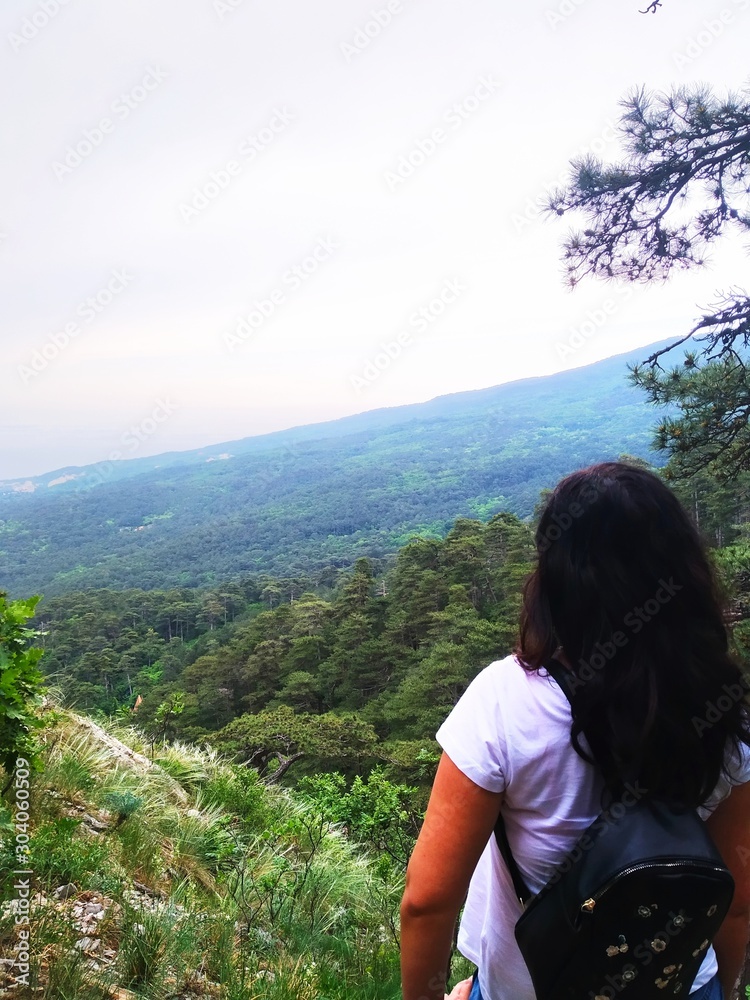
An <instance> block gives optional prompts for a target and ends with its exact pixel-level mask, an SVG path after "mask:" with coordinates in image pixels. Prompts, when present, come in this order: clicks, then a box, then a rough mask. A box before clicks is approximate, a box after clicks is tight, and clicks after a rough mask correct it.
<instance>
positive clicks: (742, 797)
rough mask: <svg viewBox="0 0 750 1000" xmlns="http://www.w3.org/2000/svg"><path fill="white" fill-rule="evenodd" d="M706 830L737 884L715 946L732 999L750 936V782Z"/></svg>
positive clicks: (727, 993) (721, 808)
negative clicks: (749, 936)
mask: <svg viewBox="0 0 750 1000" xmlns="http://www.w3.org/2000/svg"><path fill="white" fill-rule="evenodd" d="M706 826H707V827H708V832H709V833H710V834H711V836H712V837H713V839H714V841H715V843H716V846H717V847H718V849H719V853H720V854H721V856H722V858H723V859H724V863H725V864H726V865H727V867H728V868H729V870H730V871H731V873H732V876H733V877H734V883H735V890H734V898H733V900H732V905H731V906H730V908H729V913H728V914H727V916H726V919H725V920H724V923H723V924H722V925H721V927H720V929H719V932H718V934H717V935H716V937H715V938H714V942H713V945H714V949H715V951H716V957H717V959H718V962H719V979H720V980H721V986H722V989H723V991H724V996H725V997H727V998H729V997H731V995H732V991H733V990H734V986H735V983H736V982H737V979H738V977H739V975H740V972H741V971H742V966H743V964H744V961H745V949H746V948H747V943H748V935H749V933H750V864H749V863H748V862H750V782H748V783H747V784H744V785H737V786H736V787H735V788H733V789H732V791H731V793H730V794H729V797H728V798H726V799H724V801H723V802H720V803H719V805H718V806H717V808H716V810H715V811H714V812H713V813H712V814H711V815H710V816H709V817H708V819H707V820H706Z"/></svg>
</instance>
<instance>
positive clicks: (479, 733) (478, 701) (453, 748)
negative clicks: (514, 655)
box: [435, 663, 507, 792]
mask: <svg viewBox="0 0 750 1000" xmlns="http://www.w3.org/2000/svg"><path fill="white" fill-rule="evenodd" d="M497 669H498V663H491V664H490V665H489V667H485V669H484V670H482V671H481V673H479V674H477V676H476V677H475V678H474V680H473V681H472V682H471V684H469V686H468V688H467V689H466V691H465V692H464V693H463V695H462V696H461V698H460V699H459V700H458V702H457V703H456V705H455V707H454V708H453V710H452V711H451V713H450V715H449V716H448V718H447V719H446V720H445V722H444V723H443V724H442V726H441V727H440V728H439V729H438V731H437V733H436V735H435V739H436V740H437V741H438V743H439V744H440V746H441V747H442V748H443V750H444V751H445V752H446V754H447V755H448V756H449V757H450V759H451V760H452V761H453V763H454V764H455V765H456V767H457V768H458V769H459V771H462V772H463V773H464V774H465V775H466V777H467V778H470V779H471V780H472V781H473V782H474V783H475V784H476V785H479V786H480V788H484V789H486V790H487V791H488V792H502V791H505V787H506V784H507V781H506V775H507V766H506V741H505V733H504V726H503V723H502V712H501V707H500V703H499V698H498V690H497V683H496V678H497Z"/></svg>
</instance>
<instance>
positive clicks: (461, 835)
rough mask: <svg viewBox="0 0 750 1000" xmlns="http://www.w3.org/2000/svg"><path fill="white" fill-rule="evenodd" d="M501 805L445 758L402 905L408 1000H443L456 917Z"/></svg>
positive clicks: (499, 798)
mask: <svg viewBox="0 0 750 1000" xmlns="http://www.w3.org/2000/svg"><path fill="white" fill-rule="evenodd" d="M501 802H502V793H496V792H488V791H486V789H484V788H480V787H479V785H476V784H475V783H474V782H473V781H471V780H470V779H469V778H467V777H466V775H465V774H463V772H462V771H460V770H459V769H458V768H457V767H456V765H455V764H454V763H453V761H452V760H451V759H450V758H449V757H448V756H447V754H445V753H444V754H443V756H442V757H441V759H440V764H439V765H438V770H437V774H436V776H435V782H434V784H433V786H432V793H431V795H430V801H429V804H428V806H427V812H426V814H425V819H424V824H423V826H422V829H421V831H420V834H419V837H418V839H417V843H416V845H415V847H414V852H413V853H412V856H411V860H410V861H409V867H408V869H407V872H406V890H405V892H404V897H403V900H402V902H401V979H402V985H403V995H404V1000H443V997H444V995H445V986H446V982H445V976H446V970H447V967H448V958H449V955H450V949H451V942H452V936H453V928H454V925H455V921H456V917H457V916H458V911H459V910H460V908H461V904H462V903H463V901H464V898H465V896H466V891H467V889H468V887H469V882H470V880H471V876H472V874H473V872H474V869H475V868H476V865H477V861H478V860H479V858H480V856H481V854H482V851H483V850H484V848H485V847H486V846H487V841H488V840H489V838H490V837H491V836H492V831H493V828H494V826H495V822H496V820H497V816H498V813H499V811H500V803H501Z"/></svg>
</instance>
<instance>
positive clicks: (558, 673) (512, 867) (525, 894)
mask: <svg viewBox="0 0 750 1000" xmlns="http://www.w3.org/2000/svg"><path fill="white" fill-rule="evenodd" d="M544 668H545V670H546V671H547V673H548V674H549V675H550V676H551V677H552V678H553V679H554V680H555V681H556V683H557V685H558V687H559V688H560V689H561V690H562V692H563V694H564V695H565V697H566V698H567V699H568V701H569V702H570V703H571V705H572V703H573V689H572V688H571V686H570V671H569V670H567V669H566V668H565V667H564V666H563V665H562V663H560V661H559V660H556V659H555V658H554V656H552V657H550V658H549V660H548V661H547V662H546V663H545V664H544ZM584 735H585V736H586V739H587V740H588V743H589V746H590V747H591V750H592V753H593V754H594V756H595V758H597V760H599V759H601V756H602V752H603V749H602V748H601V747H600V748H598V749H599V753H597V752H596V749H595V748H594V747H593V746H591V740H589V738H588V735H587V734H585V733H584ZM494 832H495V841H496V843H497V846H498V850H499V851H500V856H501V857H502V859H503V861H504V862H505V864H506V865H507V867H508V871H509V872H510V877H511V879H512V880H513V888H514V889H515V893H516V895H517V896H518V898H519V900H520V901H521V904H522V906H524V907H525V906H526V904H527V903H528V902H529V900H530V899H531V898H532V895H533V893H532V892H530V890H529V888H528V886H527V885H526V883H525V882H524V880H523V876H522V875H521V872H520V870H519V868H518V865H517V864H516V859H515V858H514V857H513V852H512V851H511V849H510V844H509V842H508V834H507V832H506V829H505V823H504V822H503V816H502V812H501V813H500V814H499V815H498V817H497V823H495V831H494Z"/></svg>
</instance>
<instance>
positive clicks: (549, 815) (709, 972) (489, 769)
mask: <svg viewBox="0 0 750 1000" xmlns="http://www.w3.org/2000/svg"><path fill="white" fill-rule="evenodd" d="M570 721H571V720H570V705H569V703H568V699H567V698H566V696H565V693H564V692H563V691H562V690H561V689H560V688H559V687H558V686H557V684H556V683H555V681H554V680H553V678H552V677H550V676H549V674H548V673H547V672H546V670H544V669H543V668H542V669H541V670H540V671H538V672H537V671H531V672H530V671H526V670H524V668H523V667H522V666H521V665H520V663H519V662H518V660H517V659H516V658H515V656H513V655H511V656H507V657H505V659H503V660H496V661H495V662H494V663H491V664H490V665H489V666H488V667H486V668H485V669H484V670H483V671H482V672H481V673H480V674H478V675H477V677H475V678H474V680H473V681H472V682H471V684H470V685H469V687H468V689H467V690H466V692H465V693H464V695H463V696H462V697H461V699H460V700H459V702H458V703H457V705H456V706H455V708H454V709H453V711H452V712H451V714H450V715H449V716H448V718H447V719H446V720H445V722H444V723H443V725H442V726H441V727H440V729H439V730H438V732H437V737H436V738H437V741H438V743H439V744H440V746H441V747H442V748H443V750H444V751H445V752H446V754H447V755H448V756H449V757H450V759H451V760H452V761H453V763H454V764H455V765H456V766H457V767H458V768H459V770H460V771H462V772H463V773H464V774H465V775H466V776H467V777H468V778H470V779H471V780H472V781H473V782H474V783H475V784H477V785H479V786H480V787H481V788H485V789H487V791H490V792H504V793H505V795H504V800H503V810H502V811H503V818H504V821H505V826H506V830H507V834H508V841H509V843H510V846H511V850H512V851H513V856H514V858H515V859H516V862H517V864H518V867H519V869H520V871H521V874H522V875H523V877H524V881H525V882H526V885H527V886H528V887H529V889H530V890H531V892H533V893H536V892H538V891H539V890H540V889H541V888H542V886H543V885H544V884H545V883H546V882H547V881H548V880H549V878H550V876H551V875H552V872H553V870H554V868H555V867H556V866H557V865H559V864H560V863H561V862H562V861H564V859H565V856H566V854H567V853H568V852H569V851H570V850H571V848H572V847H573V846H574V844H575V843H576V841H577V840H578V838H579V837H580V836H581V834H583V832H584V831H585V830H586V829H587V827H589V826H590V825H591V824H592V823H593V822H594V820H595V819H596V817H597V816H598V815H599V813H600V812H601V793H602V790H603V789H602V779H601V777H600V775H599V773H598V771H597V769H596V768H595V767H594V766H593V765H591V764H588V763H587V762H586V761H584V760H582V758H581V757H579V755H578V754H577V753H576V752H575V750H574V749H573V747H572V746H571V743H570ZM584 745H585V744H584ZM736 765H737V766H736V767H733V768H732V783H733V784H742V783H743V782H745V781H748V780H750V751H747V750H746V749H745V752H744V753H743V755H742V760H741V761H737V762H736ZM730 788H731V785H730V783H729V782H728V781H727V780H726V779H724V778H722V780H721V781H720V782H719V784H718V785H717V787H716V789H715V790H714V792H713V794H712V795H711V798H710V799H709V801H708V802H707V803H706V805H705V806H704V807H702V808H701V809H700V810H699V811H700V814H701V816H702V817H703V818H704V819H705V817H706V816H708V815H709V814H710V813H711V812H712V811H713V809H715V808H716V806H717V805H718V804H719V802H720V801H721V800H722V799H724V798H726V796H727V795H728V794H729V791H730ZM520 915H521V904H520V903H519V901H518V898H517V896H516V894H515V891H514V889H513V883H512V881H511V878H510V875H509V873H508V870H507V868H506V866H505V862H504V861H503V859H502V857H501V856H500V852H499V850H498V847H497V844H496V842H495V837H494V835H493V836H492V837H490V839H489V842H488V844H487V847H486V848H485V850H484V853H483V854H482V856H481V858H480V859H479V862H478V864H477V867H476V870H475V871H474V875H473V877H472V880H471V884H470V886H469V894H468V897H467V900H466V905H465V907H464V912H463V916H462V918H461V925H460V928H459V935H458V949H459V951H460V952H461V954H462V955H464V956H465V957H466V958H468V959H469V961H471V962H473V963H474V964H475V965H476V966H478V968H479V985H480V988H481V991H482V996H483V997H484V1000H535V995H534V989H533V986H532V983H531V979H530V977H529V974H528V971H527V969H526V965H525V963H524V960H523V957H522V955H521V952H520V951H519V950H518V945H517V944H516V939H515V936H514V932H513V931H514V926H515V923H516V921H517V920H518V918H519V916H520ZM717 969H718V966H717V962H716V955H715V953H714V950H713V948H709V949H708V951H707V952H706V957H705V959H704V960H703V964H702V965H701V967H700V970H699V972H698V975H697V977H696V979H695V982H694V984H693V988H692V990H691V992H695V990H697V989H699V988H700V987H701V986H703V985H704V984H705V983H707V982H708V981H709V980H710V979H711V978H712V977H713V976H714V975H715V974H716V972H717Z"/></svg>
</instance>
